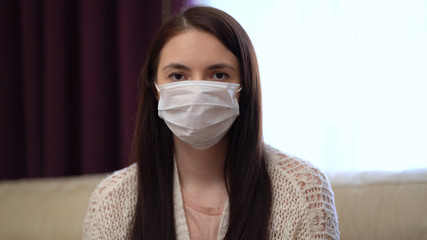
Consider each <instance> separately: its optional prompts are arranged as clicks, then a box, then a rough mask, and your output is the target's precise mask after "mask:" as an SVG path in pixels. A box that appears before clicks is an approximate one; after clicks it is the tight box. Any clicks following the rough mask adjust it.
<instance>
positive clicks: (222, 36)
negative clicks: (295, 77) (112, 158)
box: [131, 7, 272, 240]
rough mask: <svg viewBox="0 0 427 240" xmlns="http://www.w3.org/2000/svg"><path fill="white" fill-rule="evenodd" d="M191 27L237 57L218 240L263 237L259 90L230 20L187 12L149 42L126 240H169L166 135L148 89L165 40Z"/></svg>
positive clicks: (203, 11)
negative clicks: (225, 208)
mask: <svg viewBox="0 0 427 240" xmlns="http://www.w3.org/2000/svg"><path fill="white" fill-rule="evenodd" d="M188 29H197V30H201V31H206V32H208V33H211V34H213V35H214V36H216V37H217V38H218V39H219V40H220V41H221V42H222V43H223V44H224V45H225V46H226V47H227V48H228V49H229V50H230V51H231V52H232V53H233V54H234V55H235V56H236V57H237V59H238V60H239V66H240V76H241V86H242V90H241V92H240V97H239V106H240V115H239V117H238V118H237V119H236V121H235V122H234V124H233V125H232V127H231V128H230V130H229V134H228V137H229V141H228V142H229V143H228V151H227V156H226V163H225V169H224V173H225V174H224V176H225V182H226V183H227V184H226V185H227V190H228V194H229V203H230V216H229V226H228V230H227V233H226V236H225V239H256V240H259V239H266V238H267V235H268V224H269V218H270V208H271V201H272V200H271V199H272V190H271V182H270V177H269V174H268V172H267V166H266V155H265V153H264V146H263V140H262V128H261V125H262V123H261V91H260V82H259V73H258V63H257V60H256V56H255V51H254V49H253V46H252V43H251V41H250V39H249V37H248V35H247V34H246V32H245V31H244V29H243V28H242V27H241V26H240V24H239V23H238V22H237V21H236V20H234V19H233V18H232V17H231V16H230V15H228V14H226V13H225V12H222V11H220V10H218V9H215V8H210V7H192V8H189V9H187V10H185V11H183V12H182V13H180V14H178V15H175V16H172V17H171V18H170V19H169V20H167V21H166V22H165V23H164V24H163V25H162V26H161V28H160V29H159V31H158V32H157V34H156V35H155V37H154V38H153V40H152V42H151V45H150V47H149V50H148V55H147V59H146V62H145V64H144V67H143V69H142V72H141V76H140V86H139V87H140V90H139V102H138V110H137V115H136V125H135V130H134V138H133V144H132V155H131V156H132V157H133V158H134V160H135V161H137V162H138V195H137V196H138V199H137V205H136V210H135V211H136V212H135V219H134V225H133V230H132V239H144V240H151V239H156V240H157V239H164V240H166V239H176V234H175V225H174V224H175V221H174V209H173V208H174V204H173V168H174V162H173V161H174V160H173V148H174V145H173V138H172V133H171V131H170V130H169V129H168V127H167V126H166V124H165V123H164V121H163V120H162V119H160V118H159V117H158V115H157V104H158V100H157V91H156V89H155V85H154V83H155V81H156V72H157V67H158V63H159V55H160V51H161V50H162V48H163V46H164V45H165V44H166V43H167V41H169V40H170V39H171V38H172V37H174V36H176V35H177V34H179V33H181V32H183V31H185V30H188Z"/></svg>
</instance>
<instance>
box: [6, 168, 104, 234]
mask: <svg viewBox="0 0 427 240" xmlns="http://www.w3.org/2000/svg"><path fill="white" fill-rule="evenodd" d="M103 177H105V175H88V176H79V177H65V178H47V179H30V180H17V181H1V182H0V239H8V240H15V239H34V240H38V239H40V240H41V239H43V240H46V239H61V240H65V239H81V238H82V225H83V219H84V217H85V214H86V209H87V205H88V202H89V197H90V194H91V192H92V191H93V189H95V187H96V185H97V184H98V183H99V182H100V181H101V179H102V178H103Z"/></svg>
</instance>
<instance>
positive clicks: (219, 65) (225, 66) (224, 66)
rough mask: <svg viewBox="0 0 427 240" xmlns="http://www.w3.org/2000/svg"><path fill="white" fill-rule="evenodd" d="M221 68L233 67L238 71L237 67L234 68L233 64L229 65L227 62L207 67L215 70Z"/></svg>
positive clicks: (232, 68)
mask: <svg viewBox="0 0 427 240" xmlns="http://www.w3.org/2000/svg"><path fill="white" fill-rule="evenodd" d="M220 68H229V69H231V70H233V71H236V69H234V67H233V66H231V65H229V64H227V63H218V64H214V65H211V66H209V67H208V68H207V69H208V70H215V69H220Z"/></svg>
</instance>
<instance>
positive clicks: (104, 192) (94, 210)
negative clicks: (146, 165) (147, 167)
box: [83, 163, 138, 239]
mask: <svg viewBox="0 0 427 240" xmlns="http://www.w3.org/2000/svg"><path fill="white" fill-rule="evenodd" d="M137 175H138V174H137V164H136V163H134V164H132V165H130V166H128V167H126V168H123V169H121V170H118V171H115V172H114V173H112V174H111V175H109V176H107V177H106V178H104V179H103V180H102V181H101V182H100V183H99V184H98V186H97V187H96V188H95V190H94V191H93V192H92V195H91V197H90V200H89V205H88V210H87V213H86V218H85V220H84V226H83V238H84V239H125V238H123V237H124V236H128V235H129V234H130V233H129V229H130V228H129V226H130V225H131V223H132V219H133V214H134V210H135V206H136V198H137Z"/></svg>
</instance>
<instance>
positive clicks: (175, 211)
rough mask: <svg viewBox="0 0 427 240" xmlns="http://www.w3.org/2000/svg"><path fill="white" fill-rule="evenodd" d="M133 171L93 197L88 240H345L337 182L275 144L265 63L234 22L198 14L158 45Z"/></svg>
mask: <svg viewBox="0 0 427 240" xmlns="http://www.w3.org/2000/svg"><path fill="white" fill-rule="evenodd" d="M132 157H133V158H134V160H135V162H136V163H134V164H132V165H131V166H129V167H127V168H125V169H123V170H120V171H117V172H115V173H113V174H112V175H111V176H109V177H107V178H106V179H105V180H103V181H102V182H101V183H100V184H99V185H98V187H97V188H96V190H95V191H94V192H93V194H92V197H91V199H90V203H89V209H88V212H87V216H86V219H85V222H84V239H156V240H158V239H192V240H197V239H245V240H246V239H256V240H259V239H338V238H339V232H338V220H337V214H336V210H335V205H334V197H333V192H332V189H331V187H330V184H329V182H328V180H327V178H326V177H325V175H324V174H322V173H321V172H320V171H319V170H318V169H317V168H315V167H314V166H312V165H311V164H309V163H308V162H305V161H303V160H300V159H297V158H293V157H289V156H287V155H285V154H283V153H280V152H279V151H277V150H275V149H273V148H270V147H268V146H266V145H264V142H263V139H262V129H261V91H260V82H259V74H258V65H257V60H256V56H255V52H254V49H253V46H252V44H251V41H250V40H249V37H248V36H247V34H246V32H245V31H244V30H243V28H242V27H241V26H240V25H239V24H238V23H237V22H236V21H235V20H234V19H233V18H232V17H231V16H229V15H227V14H226V13H224V12H222V11H220V10H217V9H214V8H209V7H193V8H189V9H187V10H185V11H184V12H183V13H181V14H179V15H176V16H173V17H172V18H170V19H169V20H168V21H166V22H165V23H164V24H163V25H162V27H161V28H160V29H159V31H158V33H157V34H156V36H155V37H154V39H153V41H152V43H151V45H150V48H149V52H148V56H147V59H146V63H145V65H144V67H143V70H142V74H141V78H140V93H139V105H138V110H137V118H136V126H135V131H134V139H133V151H132Z"/></svg>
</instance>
